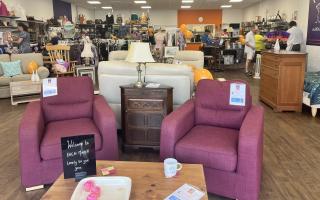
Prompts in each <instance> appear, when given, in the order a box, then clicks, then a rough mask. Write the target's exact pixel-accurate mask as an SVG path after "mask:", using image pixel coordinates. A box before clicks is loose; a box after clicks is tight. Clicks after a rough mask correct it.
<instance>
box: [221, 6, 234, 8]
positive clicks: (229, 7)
mask: <svg viewBox="0 0 320 200" xmlns="http://www.w3.org/2000/svg"><path fill="white" fill-rule="evenodd" d="M231 7H232V5H222V6H221V8H231Z"/></svg>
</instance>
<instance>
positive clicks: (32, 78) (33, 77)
mask: <svg viewBox="0 0 320 200" xmlns="http://www.w3.org/2000/svg"><path fill="white" fill-rule="evenodd" d="M31 81H32V82H34V81H36V75H35V74H34V70H32V75H31Z"/></svg>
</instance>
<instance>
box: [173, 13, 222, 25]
mask: <svg viewBox="0 0 320 200" xmlns="http://www.w3.org/2000/svg"><path fill="white" fill-rule="evenodd" d="M199 17H203V22H202V23H201V22H199V20H198V19H199ZM181 24H215V25H216V28H218V27H220V25H221V24H222V10H219V9H215V10H214V9H210V10H178V26H179V27H180V26H181Z"/></svg>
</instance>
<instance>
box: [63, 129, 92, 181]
mask: <svg viewBox="0 0 320 200" xmlns="http://www.w3.org/2000/svg"><path fill="white" fill-rule="evenodd" d="M61 148H62V159H63V171H64V178H65V179H68V178H76V179H82V178H85V177H86V176H91V175H96V156H95V143H94V135H81V136H73V137H64V138H61Z"/></svg>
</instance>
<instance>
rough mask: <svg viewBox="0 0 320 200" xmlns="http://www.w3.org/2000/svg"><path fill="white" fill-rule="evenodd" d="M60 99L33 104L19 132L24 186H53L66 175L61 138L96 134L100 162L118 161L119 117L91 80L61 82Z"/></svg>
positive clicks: (25, 114)
mask: <svg viewBox="0 0 320 200" xmlns="http://www.w3.org/2000/svg"><path fill="white" fill-rule="evenodd" d="M57 84H58V95H57V96H53V97H47V98H42V99H41V101H38V102H32V103H30V104H29V105H28V106H27V108H26V111H25V113H24V115H23V117H22V120H21V124H20V130H19V143H20V169H21V183H22V185H23V186H25V187H26V188H29V187H34V186H38V185H44V184H50V183H53V182H54V181H55V180H56V178H57V177H58V176H59V175H60V174H61V173H62V172H63V164H62V159H61V156H62V153H61V142H60V138H61V137H67V136H75V135H86V134H94V136H95V148H96V158H97V159H100V160H117V159H118V142H117V130H116V121H115V115H114V113H113V112H112V110H111V108H110V107H109V105H108V104H107V102H106V101H105V100H104V98H103V97H102V96H95V95H94V94H93V84H92V80H91V79H90V78H89V77H77V78H58V83H57Z"/></svg>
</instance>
